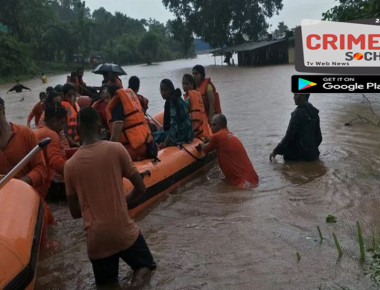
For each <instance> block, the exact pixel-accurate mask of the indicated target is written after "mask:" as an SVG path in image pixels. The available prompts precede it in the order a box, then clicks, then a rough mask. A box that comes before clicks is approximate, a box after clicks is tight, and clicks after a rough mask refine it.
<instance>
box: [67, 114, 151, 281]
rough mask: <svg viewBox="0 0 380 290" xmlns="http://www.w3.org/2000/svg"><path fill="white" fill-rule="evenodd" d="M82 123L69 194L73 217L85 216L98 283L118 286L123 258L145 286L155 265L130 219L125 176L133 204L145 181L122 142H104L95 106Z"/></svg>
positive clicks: (69, 175)
mask: <svg viewBox="0 0 380 290" xmlns="http://www.w3.org/2000/svg"><path fill="white" fill-rule="evenodd" d="M78 119H79V124H78V133H79V136H80V138H81V141H82V143H83V146H82V147H80V148H79V149H78V151H77V152H76V153H75V154H74V155H73V156H72V157H71V159H69V160H68V161H67V162H66V164H65V169H64V176H65V183H66V195H67V199H68V202H69V208H70V212H71V215H72V216H73V217H74V218H80V217H83V221H84V227H85V230H86V235H87V252H88V256H89V258H90V260H91V263H92V266H93V270H94V275H95V281H96V284H97V285H104V284H109V283H115V282H117V279H118V278H117V276H118V265H119V258H122V259H123V260H124V261H125V262H126V263H127V264H128V265H129V266H131V268H132V269H133V270H134V277H133V279H132V285H133V286H139V285H143V284H144V282H145V280H147V279H148V278H149V276H150V273H151V271H152V270H154V269H155V268H156V264H155V262H154V260H153V257H152V255H151V253H150V251H149V248H148V246H147V244H146V242H145V240H144V237H143V236H142V234H141V233H140V231H139V228H138V227H137V225H136V224H135V223H134V221H133V220H132V219H131V218H130V217H129V214H128V209H127V201H126V198H125V194H124V189H123V177H125V178H128V179H129V180H130V181H131V183H132V184H133V185H134V190H133V192H132V193H131V195H130V196H131V197H130V198H129V200H131V201H133V200H135V199H137V198H138V197H139V196H140V195H142V194H144V193H145V185H144V182H143V180H142V178H141V176H140V174H139V173H138V172H137V170H136V167H135V166H134V165H133V162H132V160H131V158H130V156H129V154H128V152H127V150H126V149H125V148H124V146H123V145H122V144H120V143H118V142H109V141H102V140H99V130H100V122H99V116H98V113H97V112H96V111H95V110H94V109H93V108H90V107H86V108H84V109H82V110H81V111H80V113H79V118H78Z"/></svg>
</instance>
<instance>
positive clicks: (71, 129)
mask: <svg viewBox="0 0 380 290" xmlns="http://www.w3.org/2000/svg"><path fill="white" fill-rule="evenodd" d="M61 105H62V106H63V107H64V108H65V109H66V111H67V134H68V135H69V136H70V137H71V138H73V139H74V141H79V136H78V134H77V124H78V121H77V117H78V112H79V110H80V108H79V106H78V104H77V103H76V102H75V109H74V108H73V106H72V105H71V104H70V103H69V102H66V101H62V102H61Z"/></svg>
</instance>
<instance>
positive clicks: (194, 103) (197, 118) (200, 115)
mask: <svg viewBox="0 0 380 290" xmlns="http://www.w3.org/2000/svg"><path fill="white" fill-rule="evenodd" d="M188 98H189V99H190V108H189V114H190V119H191V121H192V123H193V130H194V137H200V136H207V137H209V136H211V134H212V133H211V129H210V126H209V124H208V120H207V116H206V111H205V106H204V104H203V99H202V96H201V94H200V92H198V91H196V90H189V91H188V92H187V93H186V94H185V100H187V99H188Z"/></svg>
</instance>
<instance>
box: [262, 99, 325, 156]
mask: <svg viewBox="0 0 380 290" xmlns="http://www.w3.org/2000/svg"><path fill="white" fill-rule="evenodd" d="M309 96H310V94H294V102H295V104H296V105H297V108H296V109H295V110H294V111H293V113H292V117H291V118H290V122H289V125H288V129H287V130H286V134H285V137H284V138H283V139H282V140H281V142H280V143H279V144H278V145H277V147H276V148H274V150H273V152H272V153H271V154H270V155H269V160H270V161H272V160H273V159H274V158H275V157H276V155H278V154H279V155H283V156H284V160H285V161H288V160H304V161H312V160H317V159H318V158H319V150H318V146H319V145H320V144H321V142H322V134H321V128H320V126H319V116H318V112H319V111H318V109H316V108H314V107H313V105H312V104H310V103H309V102H308V100H309Z"/></svg>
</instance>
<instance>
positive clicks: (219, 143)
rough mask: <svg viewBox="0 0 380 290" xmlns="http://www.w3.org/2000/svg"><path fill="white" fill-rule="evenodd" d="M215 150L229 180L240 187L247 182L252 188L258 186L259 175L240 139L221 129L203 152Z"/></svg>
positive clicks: (221, 167)
mask: <svg viewBox="0 0 380 290" xmlns="http://www.w3.org/2000/svg"><path fill="white" fill-rule="evenodd" d="M214 149H217V150H218V162H219V166H220V169H221V170H222V171H223V173H224V175H225V176H226V178H227V180H229V181H230V182H231V183H232V184H234V185H236V186H238V187H244V186H245V185H244V183H245V182H247V181H248V182H249V183H250V186H255V185H257V183H258V176H257V173H256V171H255V169H254V168H253V165H252V163H251V161H250V160H249V157H248V155H247V152H246V150H245V148H244V146H243V144H242V143H241V141H240V140H239V138H237V137H236V136H235V135H234V134H232V133H231V132H229V131H228V130H227V129H221V130H219V131H218V132H217V133H215V134H214V135H212V137H211V140H210V143H209V144H208V145H207V146H206V147H205V148H204V149H203V150H204V152H205V153H208V152H210V151H212V150H214Z"/></svg>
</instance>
